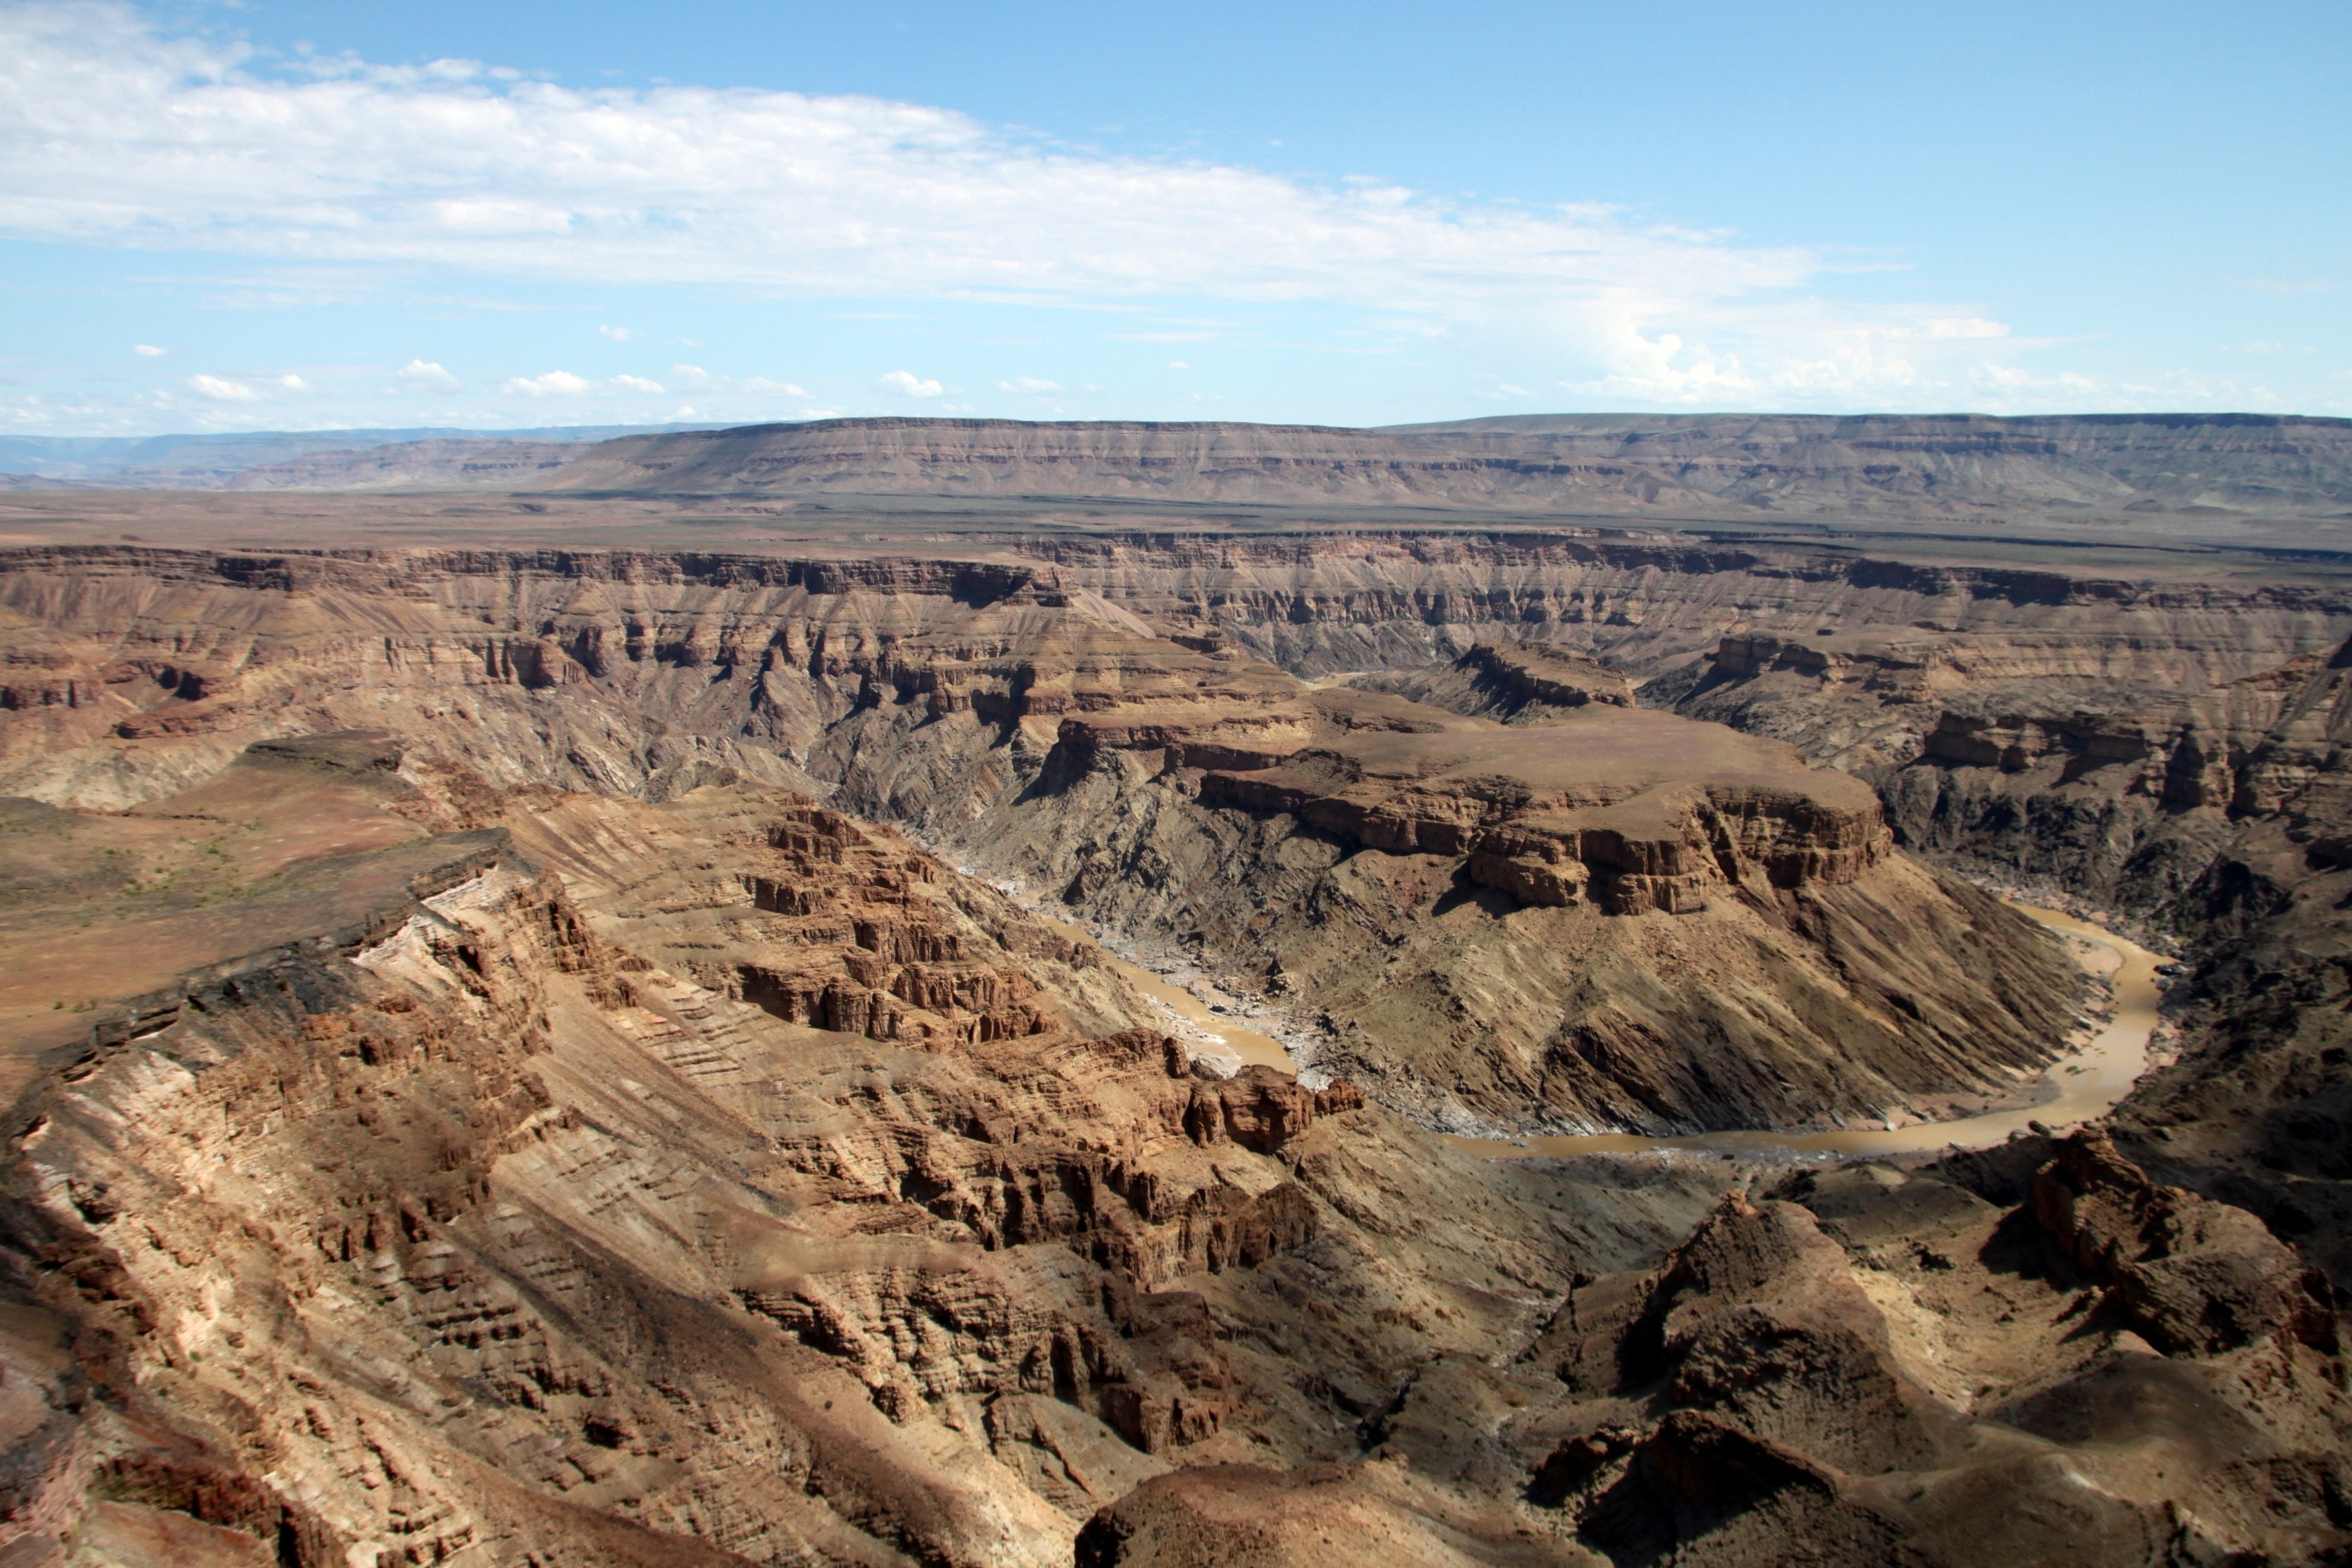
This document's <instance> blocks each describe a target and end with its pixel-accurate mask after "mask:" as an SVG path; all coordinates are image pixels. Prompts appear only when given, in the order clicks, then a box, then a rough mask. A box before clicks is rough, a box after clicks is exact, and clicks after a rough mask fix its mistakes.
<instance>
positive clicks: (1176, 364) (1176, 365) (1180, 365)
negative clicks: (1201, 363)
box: [1168, 360, 1192, 371]
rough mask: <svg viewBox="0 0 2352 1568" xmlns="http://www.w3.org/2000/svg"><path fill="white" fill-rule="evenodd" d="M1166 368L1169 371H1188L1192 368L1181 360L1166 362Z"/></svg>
mask: <svg viewBox="0 0 2352 1568" xmlns="http://www.w3.org/2000/svg"><path fill="white" fill-rule="evenodd" d="M1168 368H1169V369H1170V370H1171V371H1189V370H1191V369H1192V366H1190V365H1188V364H1186V363H1185V362H1184V361H1181V360H1171V361H1168Z"/></svg>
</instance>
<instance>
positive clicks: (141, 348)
mask: <svg viewBox="0 0 2352 1568" xmlns="http://www.w3.org/2000/svg"><path fill="white" fill-rule="evenodd" d="M171 351H172V350H169V349H159V348H157V347H156V346H155V345H154V344H152V343H133V344H131V352H132V353H134V354H136V355H138V356H139V357H140V358H141V359H142V360H160V359H162V358H163V356H164V355H166V354H168V353H170V352H171Z"/></svg>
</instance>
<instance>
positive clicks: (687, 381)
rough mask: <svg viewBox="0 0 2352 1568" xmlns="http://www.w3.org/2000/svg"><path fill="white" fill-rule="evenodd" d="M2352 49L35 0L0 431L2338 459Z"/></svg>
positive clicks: (967, 15) (1839, 23)
mask: <svg viewBox="0 0 2352 1568" xmlns="http://www.w3.org/2000/svg"><path fill="white" fill-rule="evenodd" d="M2347 150H2352V5H2344V4H2343V3H2342V0H2329V3H2313V4H2303V3H2285V0H2280V3H2269V0H2239V3H2238V4H2236V5H2231V6H2228V7H2222V6H2215V5H2210V4H2199V5H2186V4H2174V3H2171V0H2140V3H2138V4H2130V5H2125V4H2069V3H2066V0H2041V3H2039V4H2034V5H2024V4H2011V3H2009V0H1971V3H1969V4H1940V3H1935V0H1928V3H1921V4H1912V5H1900V6H1890V5H1884V4H1877V5H1859V4H1842V3H1835V0H1824V3H1817V4H1800V3H1793V0H1782V3H1781V4H1777V5H1760V4H1719V3H1710V0H1687V3H1685V4H1681V5H1674V6H1631V5H1624V4H1622V0H1614V3H1612V4H1607V5H1596V4H1587V3H1584V0H1555V3H1553V4H1519V3H1516V0H1513V3H1486V0H1454V3H1452V4H1448V5H1403V4H1379V3H1364V4H1355V5H1284V4H1279V3H1276V0H1258V3H1255V4H1249V5H1242V4H1225V3H1223V0H1202V3H1197V4H1192V5H1185V6H1181V7H1179V6H1156V7H1147V6H1118V5H1103V4H1099V3H1097V4H1093V5H1069V4H1059V3H1046V0H997V3H995V4H991V5H971V4H944V3H938V0H923V3H899V0H866V3H864V4H861V5H840V4H838V0H830V3H827V4H824V5H812V4H803V3H801V0H761V3H758V4H747V3H736V0H705V3H695V0H671V3H669V4H667V5H661V6H648V5H642V4H633V5H616V4H610V3H608V0H568V3H567V4H565V5H551V4H542V3H541V0H504V3H501V4H499V5H483V4H481V3H480V0H472V3H470V4H467V5H457V4H450V3H445V0H407V3H405V4H403V5H397V6H393V5H382V4H366V5H358V4H323V3H316V0H286V3H274V0H245V3H243V4H236V5H229V4H221V3H216V0H180V3H176V4H163V5H148V6H139V5H118V4H53V3H47V0H42V3H34V4H19V3H16V0H0V435H5V434H17V435H45V434H46V435H110V434H157V433H163V432H179V431H211V430H220V431H227V430H259V429H282V430H303V429H330V428H348V427H359V426H393V427H402V428H405V427H412V426H436V427H452V426H454V427H464V428H477V429H496V428H500V427H525V426H546V425H562V424H598V425H604V424H616V423H664V422H671V421H681V422H694V423H751V422H755V421H768V420H796V419H812V418H824V417H830V416H834V415H851V414H879V413H887V414H919V415H929V416H948V417H954V416H972V415H980V416H989V417H1011V418H1026V419H1112V418H1117V419H1248V420H1263V421H1273V422H1299V423H1335V424H1380V423H1402V422H1409V421H1422V420H1444V419H1465V418H1475V417H1481V416H1487V415H1495V414H1509V413H1546V412H1561V411H1643V410H1656V411H1670V412H1685V413H1696V412H1707V411H1726V410H1776V411H1793V412H1805V413H1858V412H1867V411H1881V410H1884V411H1892V412H1958V411H1969V412H1979V413H2080V412H2109V411H2115V412H2122V411H2135V410H2246V411H2255V412H2273V413H2315V414H2335V415H2352V308H2347V307H2352V292H2347V291H2352V202H2347V196H2352V189H2347V186H2348V185H2352V177H2347V157H2346V153H2347Z"/></svg>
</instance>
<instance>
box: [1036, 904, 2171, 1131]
mask: <svg viewBox="0 0 2352 1568" xmlns="http://www.w3.org/2000/svg"><path fill="white" fill-rule="evenodd" d="M2011 907H2013V908H2015V909H2017V910H2019V911H2021V913H2023V914H2026V915H2032V917H2033V918H2034V919H2036V920H2038V921H2040V922H2041V923H2042V925H2047V926H2049V927H2051V928H2052V929H2053V930H2054V931H2059V932H2062V933H2064V934H2066V935H2068V936H2077V937H2080V938H2082V939H2083V941H2084V943H2085V944H2087V945H2088V946H2087V947H2080V946H2078V947H2077V948H2076V952H2077V953H2078V954H2079V955H2082V956H2084V966H2085V967H2088V968H2090V969H2092V970H2093V971H2094V972H2095V973H2097V974H2101V975H2104V976H2105V977H2106V978H2107V980H2108V982H2109V983H2110V984H2111V985H2112V986H2113V987H2114V990H2115V1005H2114V1009H2113V1010H2112V1011H2111V1012H2110V1013H2109V1015H2108V1017H2107V1019H2106V1021H2105V1025H2104V1026H2103V1027H2102V1028H2101V1029H2100V1030H2099V1031H2098V1032H2097V1033H2096V1034H2095V1035H2094V1036H2093V1037H2092V1038H2091V1039H2090V1040H2086V1041H2084V1043H2083V1044H2082V1045H2081V1046H2079V1047H2077V1048H2076V1049H2074V1050H2073V1051H2068V1052H2067V1053H2066V1054H2065V1055H2063V1056H2062V1057H2060V1058H2058V1059H2057V1060H2056V1061H2053V1062H2052V1063H2051V1064H2050V1067H2049V1069H2048V1071H2045V1072H2044V1073H2043V1075H2042V1083H2043V1084H2045V1085H2050V1086H2053V1087H2054V1088H2055V1090H2056V1092H2055V1093H2054V1094H2045V1097H2043V1098H2042V1099H2041V1100H2040V1101H2039V1102H2038V1103H2034V1104H2032V1105H2028V1106H2025V1107H2023V1108H2021V1109H2018V1110H2013V1111H1989V1112H1986V1113H1984V1114H1982V1115H1978V1116H1963V1117H1958V1118H1956V1119H1954V1120H1952V1121H1948V1122H1915V1123H1911V1124H1906V1125H1902V1126H1896V1127H1885V1126H1877V1127H1849V1128H1845V1129H1843V1130H1841V1131H1838V1132H1831V1133H1780V1132H1770V1131H1758V1132H1731V1133H1702V1134H1696V1135H1693V1136H1690V1137H1680V1138H1655V1137H1651V1136H1649V1135H1647V1134H1640V1133H1593V1134H1570V1135H1561V1136H1557V1137H1544V1136H1528V1137H1524V1138H1465V1137H1457V1136H1454V1135H1453V1134H1444V1136H1445V1141H1446V1142H1447V1143H1449V1144H1452V1145H1454V1147H1456V1148H1459V1149H1466V1150H1469V1151H1471V1152H1473V1153H1476V1154H1482V1155H1490V1156H1493V1157H1495V1158H1498V1159H1531V1158H1534V1157H1536V1156H1538V1155H1555V1156H1565V1155H1630V1154H1643V1153H1647V1152H1649V1151H1652V1150H1657V1149H1690V1150H1711V1151H1714V1152H1716V1153H1718V1154H1768V1153H1769V1154H1786V1153H1795V1154H1813V1155H1912V1154H1929V1153H1935V1152H1937V1151H1940V1150H1943V1149H1947V1148H1951V1147H1954V1146H1958V1147H1960V1148H1964V1149H1981V1148H1989V1147H1990V1146H1991V1145H1994V1144H1999V1143H2005V1142H2007V1141H2008V1139H2009V1136H2010V1134H2012V1133H2022V1132H2025V1131H2027V1130H2028V1129H2029V1124H2032V1123H2036V1122H2038V1123H2040V1124H2042V1126H2043V1127H2046V1128H2048V1129H2050V1130H2052V1131H2053V1132H2054V1131H2059V1130H2062V1129H2063V1128H2067V1127H2072V1126H2074V1125H2077V1124H2081V1123H2084V1122H2088V1121H2092V1120H2094V1119H2095V1118H2097V1117H2099V1116H2103V1115H2105V1113H2107V1111H2108V1110H2109V1109H2110V1108H2111V1107H2112V1106H2114V1104H2115V1103H2116V1102H2117V1101H2118V1100H2121V1099H2122V1098H2123V1097H2124V1096H2125V1095H2126V1093H2128V1092H2130V1090H2131V1086H2132V1084H2133V1082H2135V1081H2136V1080H2137V1078H2138V1077H2139V1075H2140V1073H2141V1072H2142V1071H2144V1070H2145V1069H2146V1067H2147V1044H2148V1039H2149V1037H2150V1036H2151V1035H2152V1034H2153V1033H2154V1032H2155V1030H2156V1009H2157V1002H2158V998H2159V997H2160V995H2161V993H2160V992H2159V991H2158V988H2157V984H2156V967H2157V966H2158V964H2161V963H2163V962H2164V961H2165V960H2164V959H2163V958H2161V957H2160V956H2158V955H2156V954H2154V953H2151V952H2149V951H2148V950H2147V948H2145V947H2142V946H2139V945H2138V944H2137V943H2136V942H2131V941H2128V940H2126V938H2124V937H2121V936H2116V934H2115V933H2114V932H2112V931H2109V930H2107V929H2105V927H2103V926H2098V925H2092V924H2091V923H2090V922H2088V921H2086V920H2078V919H2076V918H2075V917H2074V916H2073V915H2063V914H2061V913H2060V912H2059V911H2057V910H2054V909H2042V908H2039V907H2037V906H2035V905H2033V904H2015V903H2012V905H2011ZM1032 913H1034V914H1037V915H1039V916H1040V917H1041V918H1043V919H1045V920H1047V921H1049V922H1051V923H1052V924H1053V925H1057V926H1059V927H1061V928H1062V929H1063V930H1065V931H1067V932H1069V933H1070V934H1071V935H1072V936H1084V937H1086V938H1087V940H1089V941H1094V940H1095V938H1094V936H1092V934H1091V933H1088V932H1087V931H1085V930H1083V929H1082V928H1080V927H1078V926H1076V925H1071V924H1069V923H1068V922H1066V921H1064V920H1059V919H1055V917H1053V916H1051V915H1045V913H1044V912H1043V911H1042V910H1036V909H1034V906H1033V908H1032ZM1097 946H1099V944H1098V943H1097ZM1102 956H1103V961H1104V962H1105V963H1107V964H1108V965H1109V966H1110V967H1112V968H1114V969H1116V970H1117V971H1118V973H1119V974H1121V975H1123V976H1125V977H1127V979H1128V980H1129V981H1130V982H1131V983H1133V985H1134V986H1135V987H1136V988H1137V989H1139V990H1140V991H1142V992H1143V993H1144V994H1145V995H1146V996H1149V997H1150V998H1152V999H1153V1000H1155V1001H1158V1002H1160V1004H1161V1005H1163V1006H1164V1007H1166V1008H1167V1009H1169V1010H1170V1011H1171V1012H1173V1013H1174V1014H1176V1015H1177V1016H1178V1017H1179V1018H1180V1019H1182V1020H1183V1021H1184V1022H1185V1023H1186V1024H1188V1025H1190V1026H1191V1029H1190V1030H1189V1032H1190V1033H1191V1034H1192V1035H1194V1036H1196V1037H1202V1036H1204V1037H1206V1039H1205V1040H1202V1039H1198V1038H1196V1039H1194V1040H1192V1042H1191V1043H1192V1044H1193V1045H1194V1047H1195V1049H1199V1048H1201V1047H1202V1045H1204V1044H1205V1045H1206V1046H1207V1048H1208V1051H1209V1053H1210V1054H1212V1055H1215V1056H1226V1057H1229V1058H1238V1059H1239V1061H1238V1062H1236V1063H1234V1065H1235V1066H1236V1067H1238V1066H1240V1065H1245V1064H1247V1063H1251V1062H1263V1063H1265V1065H1267V1066H1269V1067H1278V1068H1280V1069H1281V1070H1282V1071H1285V1072H1289V1071H1296V1065H1295V1063H1294V1062H1293V1061H1292V1059H1291V1056H1290V1053H1289V1052H1288V1051H1285V1050H1284V1049H1283V1046H1282V1043H1281V1041H1279V1040H1275V1039H1274V1038H1273V1037H1271V1036H1269V1035H1265V1034H1262V1033H1260V1032H1259V1031H1257V1030H1253V1029H1250V1028H1248V1027H1247V1026H1245V1025H1244V1024H1242V1023H1241V1022H1239V1021H1237V1020H1236V1019H1234V1018H1233V1017H1231V1016H1228V1015H1226V1014H1222V1013H1218V1012H1215V1011H1213V1010H1212V1009H1210V1007H1209V1006H1208V1005H1207V1004H1206V1003H1204V1002H1203V1001H1202V1000H1201V998H1198V997H1196V996H1194V995H1192V992H1190V991H1187V990H1185V989H1184V988H1181V986H1175V985H1171V984H1170V983H1169V981H1168V980H1167V979H1166V978H1164V977H1161V976H1159V975H1155V974H1153V973H1152V972H1151V971H1150V970H1149V969H1146V968H1144V967H1141V966H1139V965H1136V964H1131V963H1129V962H1128V961H1127V960H1126V959H1124V958H1121V957H1119V956H1118V955H1117V954H1115V953H1112V952H1111V951H1110V950H1109V949H1108V948H1104V949H1102ZM1218 1046H1223V1048H1224V1049H1223V1051H1219V1050H1218V1049H1217V1047H1218Z"/></svg>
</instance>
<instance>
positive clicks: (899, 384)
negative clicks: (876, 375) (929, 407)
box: [881, 371, 947, 397]
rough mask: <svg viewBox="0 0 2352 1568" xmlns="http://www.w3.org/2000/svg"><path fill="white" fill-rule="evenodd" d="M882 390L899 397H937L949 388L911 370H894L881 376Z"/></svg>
mask: <svg viewBox="0 0 2352 1568" xmlns="http://www.w3.org/2000/svg"><path fill="white" fill-rule="evenodd" d="M881 384H882V390H883V391H884V392H892V393H895V394H896V395H898V396H899V397H937V396H939V395H940V393H941V392H945V391H946V390H947V389H946V388H945V387H942V386H941V385H940V383H939V382H927V381H923V380H920V379H919V378H918V377H917V376H916V375H915V374H914V372H912V371H891V372H889V373H888V374H887V375H886V376H884V377H882V378H881Z"/></svg>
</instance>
